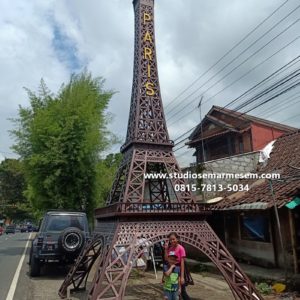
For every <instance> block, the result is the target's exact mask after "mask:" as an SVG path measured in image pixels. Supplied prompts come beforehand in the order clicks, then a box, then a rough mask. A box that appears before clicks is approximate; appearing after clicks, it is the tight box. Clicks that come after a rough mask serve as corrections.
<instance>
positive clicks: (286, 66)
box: [225, 40, 300, 108]
mask: <svg viewBox="0 0 300 300" xmlns="http://www.w3.org/2000/svg"><path fill="white" fill-rule="evenodd" d="M294 41H295V40H293V42H294ZM289 44H290V43H289ZM289 44H288V45H289ZM281 49H282V48H281ZM299 58H300V55H299V56H297V57H295V58H294V59H292V60H291V61H289V62H288V63H286V64H285V65H284V66H282V67H280V68H279V69H278V70H276V71H275V72H273V73H272V74H270V75H269V76H268V77H266V78H265V79H263V80H261V81H260V82H258V83H257V84H255V85H254V86H253V87H251V88H250V89H248V90H247V91H246V92H244V93H243V94H242V95H240V96H239V97H237V98H235V99H234V100H232V101H230V102H229V103H227V104H226V105H225V108H226V107H229V106H230V105H232V104H233V103H235V102H237V101H239V100H241V99H242V98H244V97H245V96H246V95H247V94H250V92H253V91H255V90H257V89H258V88H259V87H260V86H261V85H263V84H265V83H266V82H268V81H269V80H271V79H272V78H273V77H274V75H276V76H278V75H279V74H280V73H282V71H283V70H284V69H285V68H287V69H288V68H290V67H291V66H293V65H294V64H296V63H298V62H299ZM284 71H285V70H284Z"/></svg>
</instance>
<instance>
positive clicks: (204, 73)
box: [165, 0, 289, 109]
mask: <svg viewBox="0 0 300 300" xmlns="http://www.w3.org/2000/svg"><path fill="white" fill-rule="evenodd" d="M288 1H289V0H286V1H285V2H284V3H282V4H281V5H279V7H277V8H276V9H275V10H274V11H273V12H272V13H271V14H270V15H268V16H267V17H266V18H265V19H264V20H263V21H261V22H260V23H259V24H258V25H257V26H256V27H254V29H252V30H251V31H250V32H249V33H247V34H246V35H245V36H244V37H243V38H242V39H241V40H240V41H239V42H237V43H236V44H235V45H234V46H233V47H232V48H231V49H230V50H228V51H227V52H226V53H225V54H224V55H223V56H222V57H220V58H219V59H218V60H217V61H216V62H215V63H214V64H213V65H212V66H211V67H209V68H208V69H207V70H206V71H205V72H203V73H202V74H201V75H200V76H199V77H197V79H196V80H194V81H193V82H192V83H191V84H190V85H189V86H188V87H187V88H185V89H184V90H183V91H182V92H181V93H180V94H179V95H178V96H176V97H175V98H174V99H173V100H172V101H171V102H169V103H168V104H167V105H166V106H165V108H166V109H167V108H168V107H169V106H170V105H171V104H172V103H173V102H174V101H175V100H177V99H178V98H179V97H180V96H182V95H183V94H184V93H185V92H186V91H187V90H188V89H190V88H191V87H192V86H193V85H194V84H195V83H196V82H198V81H199V80H200V79H201V78H202V77H203V76H204V75H206V74H207V73H208V72H209V71H210V70H212V69H213V68H214V67H215V66H216V65H217V64H218V63H219V62H220V61H222V60H223V59H224V58H225V57H226V56H227V55H228V54H230V53H231V52H232V51H233V50H234V49H235V48H237V47H238V46H239V45H240V44H241V43H242V42H244V41H245V40H246V39H247V38H248V37H249V36H250V35H251V34H252V33H253V32H255V31H256V30H257V29H258V28H259V27H260V26H261V25H263V24H264V23H265V22H266V21H267V20H269V19H270V18H271V17H272V16H273V15H274V14H275V13H276V12H277V11H279V10H280V9H281V8H282V7H283V6H284V5H285V4H286V3H287V2H288Z"/></svg>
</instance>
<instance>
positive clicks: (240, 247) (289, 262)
mask: <svg viewBox="0 0 300 300" xmlns="http://www.w3.org/2000/svg"><path fill="white" fill-rule="evenodd" d="M244 214H246V215H247V214H252V215H253V214H257V215H265V216H268V218H269V225H268V226H269V233H270V241H269V242H261V241H252V240H246V239H243V238H242V234H241V224H240V223H241V219H240V216H241V215H244ZM279 219H280V225H281V230H282V233H283V234H282V237H283V244H284V247H285V255H286V258H285V259H284V255H283V251H282V247H281V244H280V239H279V234H278V227H277V223H276V219H275V213H274V208H271V209H269V210H250V211H218V212H214V213H213V216H211V217H210V218H209V219H208V222H209V223H210V225H211V226H212V227H213V229H214V230H215V232H216V233H217V234H218V236H219V237H220V238H221V239H222V240H223V241H225V244H226V247H227V248H228V250H229V251H230V252H231V254H232V255H233V256H234V258H235V259H236V260H238V261H242V262H247V263H250V264H253V265H258V266H262V267H272V268H281V269H283V270H284V268H285V266H287V270H288V271H290V272H293V270H294V269H293V267H294V265H293V263H294V260H293V251H292V250H293V249H292V243H291V234H290V226H289V219H288V209H287V208H285V207H284V208H281V209H279Z"/></svg>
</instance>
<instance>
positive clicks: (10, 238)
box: [0, 233, 30, 300]
mask: <svg viewBox="0 0 300 300" xmlns="http://www.w3.org/2000/svg"><path fill="white" fill-rule="evenodd" d="M29 235H30V234H29V233H16V234H8V235H6V234H3V235H1V236H0V299H1V300H2V299H4V300H5V299H6V297H7V294H8V291H9V289H10V286H11V283H12V281H13V278H14V275H15V273H16V270H17V267H18V264H19V262H20V259H21V257H22V255H23V253H24V249H25V246H26V243H27V241H28V239H29Z"/></svg>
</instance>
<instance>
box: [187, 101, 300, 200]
mask: <svg viewBox="0 0 300 300" xmlns="http://www.w3.org/2000/svg"><path fill="white" fill-rule="evenodd" d="M297 130H298V129H297V128H294V127H290V126H287V125H284V124H280V123H276V122H272V121H269V120H265V119H262V118H258V117H255V116H251V115H248V114H243V113H240V112H237V111H233V110H229V109H226V108H222V107H219V106H213V107H212V108H211V110H210V111H209V112H208V113H207V115H206V116H205V117H204V119H203V120H202V122H201V123H200V124H199V125H198V126H197V127H196V128H195V130H194V131H193V132H192V134H191V135H190V137H189V142H188V143H187V145H188V146H189V147H191V148H195V152H194V156H196V163H195V164H194V165H193V166H191V167H190V168H188V169H187V170H189V171H192V172H197V173H198V171H199V166H201V168H202V171H201V172H202V173H203V174H205V175H207V176H210V177H209V178H205V179H203V180H202V183H203V184H206V187H207V188H204V189H203V191H202V193H200V194H199V193H198V194H199V195H198V199H199V201H206V200H208V199H211V198H215V197H218V196H219V194H222V191H219V189H218V188H217V187H218V186H219V185H222V186H223V187H226V186H228V185H230V184H231V185H232V184H235V183H237V182H238V180H236V178H234V177H228V178H214V177H213V175H214V174H220V173H227V174H244V173H248V172H256V168H257V165H258V162H259V157H260V154H261V151H262V150H263V149H264V148H265V147H266V146H267V145H268V144H269V143H270V142H271V141H273V140H275V139H276V138H278V137H280V136H282V135H284V134H288V133H292V132H295V131H297ZM201 168H200V169H201ZM191 182H193V181H191ZM194 183H195V182H194Z"/></svg>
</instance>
